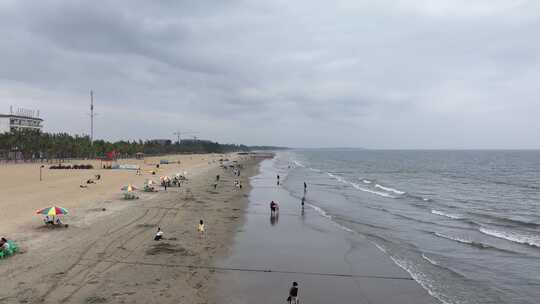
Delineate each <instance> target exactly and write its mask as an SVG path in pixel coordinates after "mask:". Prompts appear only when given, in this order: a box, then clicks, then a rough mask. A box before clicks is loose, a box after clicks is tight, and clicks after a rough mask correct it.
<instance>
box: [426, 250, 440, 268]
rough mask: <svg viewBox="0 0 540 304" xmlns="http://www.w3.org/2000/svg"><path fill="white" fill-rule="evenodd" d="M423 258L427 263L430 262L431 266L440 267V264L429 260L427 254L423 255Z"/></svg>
mask: <svg viewBox="0 0 540 304" xmlns="http://www.w3.org/2000/svg"><path fill="white" fill-rule="evenodd" d="M422 258H423V259H424V260H426V261H428V262H429V263H430V264H432V265H435V266H439V263H438V262H437V261H435V260H433V259H430V258H428V257H427V256H426V255H425V254H423V253H422Z"/></svg>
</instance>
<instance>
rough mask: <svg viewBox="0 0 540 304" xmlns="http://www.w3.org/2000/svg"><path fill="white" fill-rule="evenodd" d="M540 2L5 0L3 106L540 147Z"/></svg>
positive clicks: (115, 134) (212, 130)
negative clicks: (92, 96)
mask: <svg viewBox="0 0 540 304" xmlns="http://www.w3.org/2000/svg"><path fill="white" fill-rule="evenodd" d="M539 13H540V4H538V3H537V2H536V1H525V0H523V1H509V0H508V1H506V0H490V1H487V0H482V1H480V0H479V1H474V2H471V1H465V0H438V1H427V0H400V1H398V0H381V1H376V2H375V1H358V0H355V1H353V0H350V1H345V0H343V1H335V2H328V1H322V0H310V1H293V2H290V1H277V0H276V1H269V2H264V3H261V2H260V1H250V0H230V1H223V0H221V1H110V2H103V3H101V2H100V3H94V2H88V1H74V0H55V1H37V2H36V1H13V0H12V1H3V2H2V3H1V4H0V35H2V37H3V39H1V40H0V66H1V67H2V68H1V69H0V106H1V107H0V109H2V110H1V111H7V110H8V107H9V105H10V104H14V105H19V106H23V107H34V108H39V109H41V112H42V113H43V116H44V117H45V119H46V122H45V125H46V129H47V130H50V131H68V132H73V133H83V132H84V133H88V124H89V123H88V118H87V115H86V114H87V108H88V92H89V90H90V89H91V88H92V89H93V90H94V91H95V92H96V109H97V111H98V112H99V114H100V115H99V116H98V118H97V124H96V125H97V127H96V128H97V130H96V133H97V134H98V136H99V137H104V138H108V139H120V138H130V139H137V138H155V137H169V138H172V137H173V136H172V132H173V131H175V130H176V129H181V130H182V129H183V130H187V129H190V130H197V131H199V132H200V135H201V136H203V137H207V138H211V139H216V140H220V141H231V142H242V143H248V144H275V145H289V146H310V147H314V146H365V147H381V148H540V142H538V141H537V140H535V137H536V131H535V130H537V129H538V127H540V123H539V120H538V119H537V117H538V115H539V114H540V102H539V101H538V97H537V96H540V94H539V93H540V89H539V88H538V85H537V80H538V79H539V76H540V65H539V59H540V58H539V57H540V41H539V40H538V39H537V36H538V34H539V32H538V29H539V28H540V27H539V26H540V17H538V16H540V14H539Z"/></svg>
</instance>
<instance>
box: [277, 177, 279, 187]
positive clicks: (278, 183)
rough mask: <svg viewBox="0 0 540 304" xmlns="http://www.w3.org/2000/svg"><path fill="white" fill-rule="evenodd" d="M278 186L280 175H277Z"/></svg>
mask: <svg viewBox="0 0 540 304" xmlns="http://www.w3.org/2000/svg"><path fill="white" fill-rule="evenodd" d="M277 185H278V186H279V174H278V175H277Z"/></svg>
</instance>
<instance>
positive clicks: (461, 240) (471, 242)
mask: <svg viewBox="0 0 540 304" xmlns="http://www.w3.org/2000/svg"><path fill="white" fill-rule="evenodd" d="M434 234H435V235H436V236H438V237H442V238H445V239H449V240H452V241H456V242H459V243H464V244H469V245H472V244H474V242H473V241H471V240H467V239H464V238H460V237H457V236H450V235H446V234H442V233H438V232H435V233H434Z"/></svg>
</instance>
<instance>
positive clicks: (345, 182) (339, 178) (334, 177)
mask: <svg viewBox="0 0 540 304" xmlns="http://www.w3.org/2000/svg"><path fill="white" fill-rule="evenodd" d="M326 174H328V176H330V177H331V178H333V179H335V180H337V181H338V182H342V183H344V184H348V182H347V181H346V180H344V179H343V177H341V176H337V175H334V174H332V173H330V172H328V173H326Z"/></svg>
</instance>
